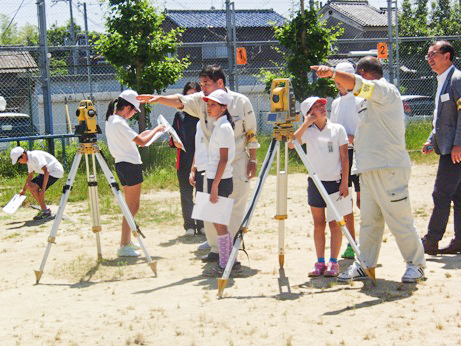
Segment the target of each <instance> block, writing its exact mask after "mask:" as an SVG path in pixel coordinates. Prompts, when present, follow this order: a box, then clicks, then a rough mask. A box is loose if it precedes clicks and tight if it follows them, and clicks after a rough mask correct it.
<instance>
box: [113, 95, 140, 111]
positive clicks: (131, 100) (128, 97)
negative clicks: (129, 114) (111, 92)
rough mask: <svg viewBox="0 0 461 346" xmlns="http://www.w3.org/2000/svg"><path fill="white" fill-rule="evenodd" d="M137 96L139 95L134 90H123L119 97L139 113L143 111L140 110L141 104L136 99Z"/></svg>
mask: <svg viewBox="0 0 461 346" xmlns="http://www.w3.org/2000/svg"><path fill="white" fill-rule="evenodd" d="M137 96H138V93H137V92H136V91H134V90H123V91H122V93H121V94H120V95H118V97H121V98H122V99H124V100H125V101H128V102H129V103H131V104H132V105H133V106H134V108H136V110H137V111H138V112H141V109H140V108H139V105H140V102H139V100H137V99H136V97H137Z"/></svg>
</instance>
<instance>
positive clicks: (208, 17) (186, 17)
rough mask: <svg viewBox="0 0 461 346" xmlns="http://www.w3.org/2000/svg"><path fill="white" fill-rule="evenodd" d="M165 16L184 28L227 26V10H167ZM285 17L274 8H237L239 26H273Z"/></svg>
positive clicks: (280, 22) (236, 21)
mask: <svg viewBox="0 0 461 346" xmlns="http://www.w3.org/2000/svg"><path fill="white" fill-rule="evenodd" d="M165 16H166V17H167V18H169V19H170V20H171V21H172V22H174V23H175V24H176V25H178V26H180V27H184V28H209V27H214V28H225V27H226V11H225V10H166V11H165ZM284 22H285V18H284V17H283V16H281V15H280V14H278V13H276V12H274V10H235V23H236V26H237V27H240V28H243V27H272V26H273V25H274V24H275V25H282V24H283V23H284Z"/></svg>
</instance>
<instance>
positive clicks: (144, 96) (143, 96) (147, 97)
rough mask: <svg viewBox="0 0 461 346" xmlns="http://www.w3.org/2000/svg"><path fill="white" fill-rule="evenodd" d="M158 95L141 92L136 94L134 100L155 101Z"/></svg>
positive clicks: (142, 101)
mask: <svg viewBox="0 0 461 346" xmlns="http://www.w3.org/2000/svg"><path fill="white" fill-rule="evenodd" d="M159 97H160V95H151V94H141V95H138V96H136V100H138V101H139V102H141V103H156V102H157V99H158V98H159Z"/></svg>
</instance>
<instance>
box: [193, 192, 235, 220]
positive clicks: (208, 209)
mask: <svg viewBox="0 0 461 346" xmlns="http://www.w3.org/2000/svg"><path fill="white" fill-rule="evenodd" d="M233 206H234V200H233V199H232V198H227V197H222V196H219V197H218V202H216V203H211V202H210V195H209V194H208V193H204V192H200V191H197V194H196V196H195V205H194V209H193V210H192V218H193V219H196V220H203V221H208V222H213V223H217V224H220V225H226V226H228V225H229V222H230V218H231V214H232V207H233Z"/></svg>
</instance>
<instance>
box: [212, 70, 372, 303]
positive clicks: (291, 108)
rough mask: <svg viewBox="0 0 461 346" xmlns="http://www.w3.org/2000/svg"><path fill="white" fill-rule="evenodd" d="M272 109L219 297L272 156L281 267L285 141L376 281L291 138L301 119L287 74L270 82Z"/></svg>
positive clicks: (283, 227) (367, 270) (283, 253)
mask: <svg viewBox="0 0 461 346" xmlns="http://www.w3.org/2000/svg"><path fill="white" fill-rule="evenodd" d="M270 101H271V111H270V113H268V121H267V122H268V123H270V124H273V125H274V129H273V131H272V140H271V143H270V145H269V149H268V150H267V153H266V157H265V159H264V162H263V164H262V166H261V171H260V172H259V176H258V178H257V180H256V186H255V188H254V190H253V193H252V195H251V198H250V201H249V203H248V206H247V209H246V212H245V216H244V218H243V221H242V224H241V226H240V228H239V230H238V232H237V234H236V235H235V237H234V244H233V247H232V251H231V254H230V256H229V260H228V262H227V265H226V268H225V270H224V273H223V276H222V277H221V278H220V279H218V298H221V297H222V294H223V292H224V289H225V288H226V285H227V281H228V280H229V276H230V274H231V271H232V266H233V264H234V262H235V259H236V257H237V253H238V251H239V248H240V245H241V244H242V242H243V234H244V233H246V232H248V231H249V229H248V226H249V224H250V221H251V218H252V216H253V212H254V210H255V208H256V204H257V202H258V199H259V196H260V195H261V192H262V189H263V186H264V182H265V181H266V178H267V176H268V174H269V170H270V167H271V166H272V163H273V161H274V157H275V156H276V157H277V180H276V191H277V192H276V194H277V196H276V212H277V213H276V215H275V216H274V218H275V219H276V220H277V221H278V228H279V231H278V255H279V266H280V269H283V266H284V262H285V220H286V219H287V217H288V215H287V197H288V195H287V188H288V142H289V141H292V143H293V144H294V147H295V149H296V152H297V153H298V155H299V157H300V158H301V161H302V162H303V164H304V166H305V167H306V169H307V171H308V173H309V176H310V177H311V178H312V180H313V181H314V183H315V186H316V187H317V189H318V190H319V192H320V194H321V195H322V197H323V199H324V201H325V203H326V204H327V206H328V207H329V208H330V209H331V211H332V212H333V214H334V219H335V220H336V222H337V223H338V225H339V226H340V228H341V231H342V232H343V234H344V235H345V236H346V238H347V240H348V242H349V244H351V246H352V248H353V249H354V251H355V254H356V256H357V259H358V261H359V263H360V265H361V266H362V268H363V270H364V271H365V273H366V274H367V276H368V277H369V278H370V279H371V280H372V282H373V283H375V277H374V272H373V269H368V268H367V266H366V264H365V262H364V261H363V260H362V259H361V256H360V250H359V248H358V247H357V245H356V243H355V241H354V239H352V236H351V235H350V233H349V230H348V229H347V227H346V222H345V221H344V218H343V216H342V215H340V214H339V212H338V210H337V209H336V207H335V205H334V203H333V201H332V199H331V197H330V196H329V195H328V192H327V191H326V190H325V187H324V186H323V184H322V182H321V180H320V178H319V177H318V176H317V174H316V173H315V171H314V168H313V167H312V164H311V163H310V161H309V159H308V157H307V155H306V153H305V152H304V150H303V148H302V147H301V144H300V143H299V142H298V141H297V140H296V139H295V138H294V129H293V125H294V123H295V122H299V121H300V119H299V118H300V117H299V114H298V113H297V112H296V110H295V102H296V101H295V96H294V93H293V90H292V86H291V80H290V79H289V78H277V79H274V80H273V81H272V85H271V95H270ZM281 143H284V144H285V148H284V163H283V170H281V160H280V156H281V155H280V144H281Z"/></svg>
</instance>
